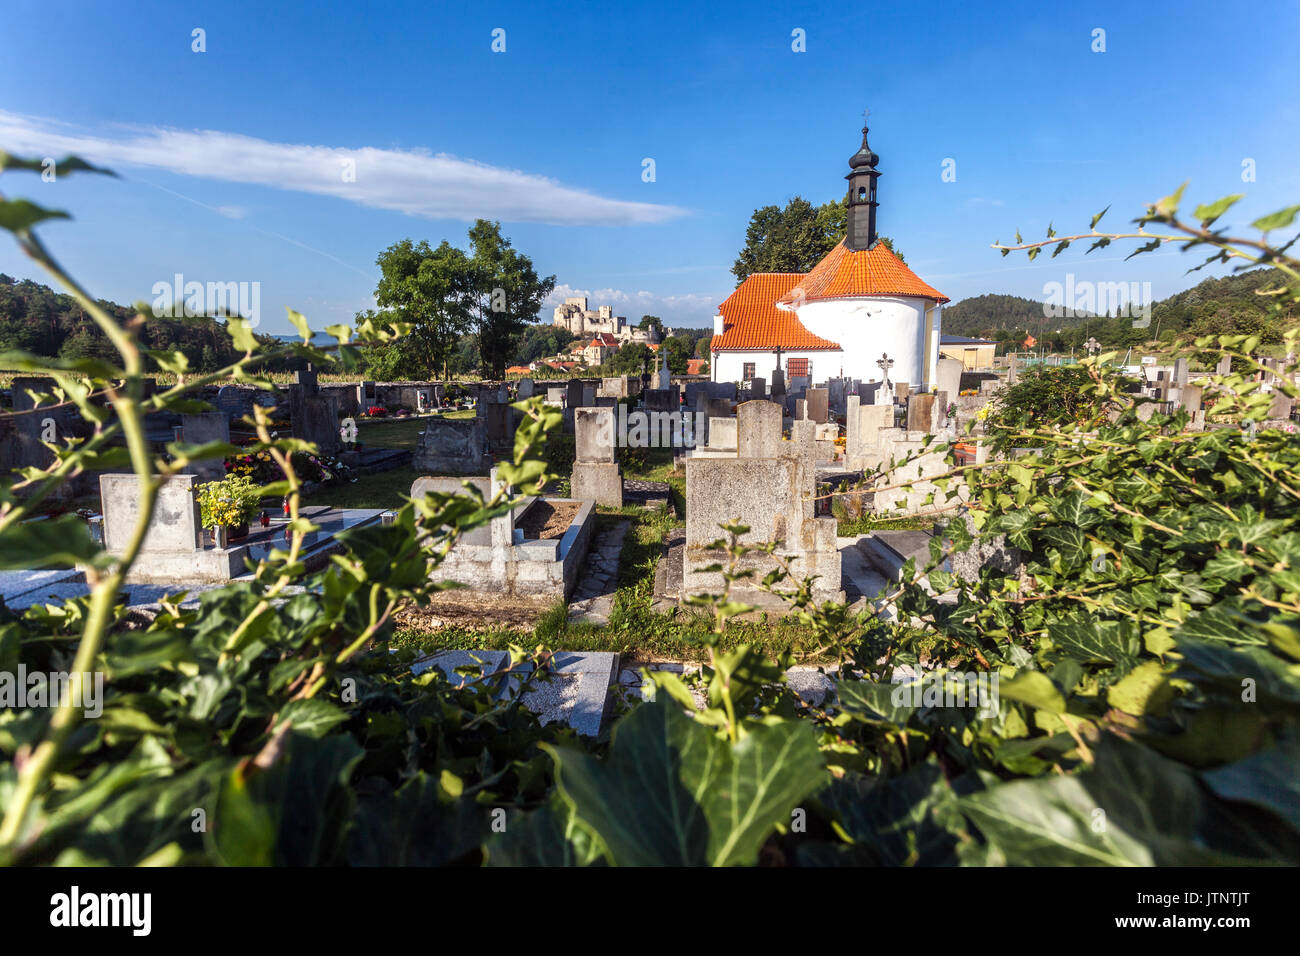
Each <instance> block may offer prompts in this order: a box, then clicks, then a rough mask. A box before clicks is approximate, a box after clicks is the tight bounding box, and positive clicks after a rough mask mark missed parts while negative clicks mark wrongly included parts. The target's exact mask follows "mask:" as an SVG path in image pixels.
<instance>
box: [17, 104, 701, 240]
mask: <svg viewBox="0 0 1300 956" xmlns="http://www.w3.org/2000/svg"><path fill="white" fill-rule="evenodd" d="M0 148H4V149H6V150H8V151H10V152H12V153H18V154H34V155H39V156H52V155H56V154H57V155H60V156H61V155H63V154H65V153H73V154H76V155H78V156H81V157H83V158H85V159H87V160H88V161H90V162H95V163H99V164H103V165H107V166H113V167H120V166H141V167H148V168H153V169H165V170H168V171H170V172H173V173H179V174H181V175H185V176H198V177H202V178H204V179H215V180H221V181H224V182H235V183H255V184H257V185H262V186H271V187H274V188H277V189H288V190H294V191H298V192H308V193H317V194H320V195H325V196H334V197H336V198H339V199H345V200H348V201H351V202H355V203H358V204H359V205H362V206H370V207H373V208H376V209H392V210H396V211H398V212H403V213H406V214H407V215H410V216H419V217H421V218H425V219H457V220H462V221H471V220H473V219H476V218H478V217H482V218H485V219H500V220H503V221H507V222H542V223H551V224H555V225H566V226H628V225H644V224H653V223H660V222H666V221H668V220H671V219H675V218H677V217H678V216H682V215H684V214H685V213H686V210H684V209H680V208H678V207H676V206H665V205H656V204H653V203H643V202H627V201H624V200H620V199H607V198H605V197H603V196H597V195H594V194H593V193H590V192H587V191H585V190H582V189H575V188H573V187H570V186H564V185H561V184H560V183H557V182H556V181H555V180H553V179H549V178H547V177H545V176H538V175H534V174H530V173H526V172H522V171H520V170H513V169H504V168H501V167H498V166H489V165H487V164H485V163H479V162H475V161H473V160H469V159H460V158H458V157H455V156H450V155H448V154H446V153H432V152H429V151H427V150H396V149H376V148H373V147H364V148H361V149H348V148H344V147H336V146H308V145H303V144H294V143H274V142H271V141H269V140H264V139H257V138H255V137H252V136H243V135H240V134H238V133H227V132H221V131H218V130H178V129H167V128H163V127H149V128H130V129H126V130H122V131H121V134H120V135H117V136H109V135H91V134H90V133H87V132H85V131H82V130H78V129H75V128H72V127H70V126H69V125H67V124H64V123H58V122H55V121H52V120H48V119H41V118H37V117H31V116H24V115H21V114H17V113H10V112H6V111H4V110H0ZM223 208H225V207H223ZM230 208H234V207H230ZM225 214H226V213H224V212H223V215H225Z"/></svg>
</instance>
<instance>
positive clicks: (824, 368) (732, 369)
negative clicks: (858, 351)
mask: <svg viewBox="0 0 1300 956" xmlns="http://www.w3.org/2000/svg"><path fill="white" fill-rule="evenodd" d="M843 357H844V353H843V352H836V351H831V350H828V349H817V350H814V351H811V352H800V351H790V352H787V351H784V350H782V352H781V368H782V370H785V369H787V368H789V362H790V359H792V358H795V359H807V360H808V362H809V364H810V366H811V368H812V377H813V381H814V382H824V381H826V379H828V378H833V377H834V376H836V375H838V374H839V370H840V367H841V366H842V365H843V364H844V360H843ZM746 362H753V363H754V375H755V376H757V377H758V378H761V379H763V380H764V381H765V382H767V384H768V386H769V387H771V384H772V370H773V369H774V368H776V353H774V352H773V351H772V350H771V349H756V350H754V351H732V350H727V351H725V352H718V353H717V354H716V355H714V356H713V358H712V362H711V364H710V365H709V373H710V376H711V377H712V380H713V381H715V382H743V381H744V380H745V363H746ZM786 381H787V382H789V381H790V376H789V374H788V373H787V375H786Z"/></svg>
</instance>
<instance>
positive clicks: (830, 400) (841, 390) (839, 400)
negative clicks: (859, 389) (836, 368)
mask: <svg viewBox="0 0 1300 956" xmlns="http://www.w3.org/2000/svg"><path fill="white" fill-rule="evenodd" d="M826 396H827V398H826V401H827V409H828V413H829V414H830V415H843V414H844V409H845V405H844V401H845V399H846V398H847V397H848V382H846V381H845V380H844V379H842V378H833V379H830V380H829V381H828V382H827V383H826Z"/></svg>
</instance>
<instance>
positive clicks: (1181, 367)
mask: <svg viewBox="0 0 1300 956" xmlns="http://www.w3.org/2000/svg"><path fill="white" fill-rule="evenodd" d="M1187 380H1188V369H1187V359H1185V358H1180V359H1174V384H1175V385H1177V386H1178V387H1179V388H1182V387H1183V386H1184V385H1186V384H1187Z"/></svg>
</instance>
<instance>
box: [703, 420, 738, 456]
mask: <svg viewBox="0 0 1300 956" xmlns="http://www.w3.org/2000/svg"><path fill="white" fill-rule="evenodd" d="M737 435H738V432H737V422H736V419H734V418H731V417H727V418H710V419H709V446H708V447H709V448H710V450H716V451H732V452H734V451H736V438H737Z"/></svg>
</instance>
